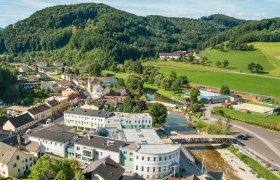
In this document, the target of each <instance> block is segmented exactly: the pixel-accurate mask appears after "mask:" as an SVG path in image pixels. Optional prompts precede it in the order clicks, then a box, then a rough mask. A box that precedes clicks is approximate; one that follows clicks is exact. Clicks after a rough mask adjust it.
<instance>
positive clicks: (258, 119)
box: [213, 107, 280, 131]
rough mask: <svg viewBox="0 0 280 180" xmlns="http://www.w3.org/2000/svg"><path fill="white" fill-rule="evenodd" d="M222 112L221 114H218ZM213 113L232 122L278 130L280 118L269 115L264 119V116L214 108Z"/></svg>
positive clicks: (279, 128)
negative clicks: (236, 121)
mask: <svg viewBox="0 0 280 180" xmlns="http://www.w3.org/2000/svg"><path fill="white" fill-rule="evenodd" d="M221 111H223V114H221V113H219V112H221ZM213 113H214V114H216V115H222V116H223V117H226V118H230V119H232V120H238V121H243V122H246V123H249V124H253V125H257V126H262V127H265V128H269V129H274V130H278V131H279V130H280V116H277V115H271V116H267V117H265V116H264V115H261V114H257V113H243V112H240V111H236V110H233V109H229V108H222V107H215V108H214V109H213Z"/></svg>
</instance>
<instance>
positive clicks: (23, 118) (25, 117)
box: [9, 113, 34, 128]
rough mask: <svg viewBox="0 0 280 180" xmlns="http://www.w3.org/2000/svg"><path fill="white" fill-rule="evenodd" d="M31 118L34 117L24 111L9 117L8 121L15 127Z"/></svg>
mask: <svg viewBox="0 0 280 180" xmlns="http://www.w3.org/2000/svg"><path fill="white" fill-rule="evenodd" d="M33 120H34V119H33V118H32V117H31V116H30V114H28V113H24V114H21V115H19V116H16V117H13V118H11V119H9V121H10V122H11V123H12V125H13V126H14V127H15V128H18V127H20V126H23V125H25V124H28V123H30V122H31V121H33Z"/></svg>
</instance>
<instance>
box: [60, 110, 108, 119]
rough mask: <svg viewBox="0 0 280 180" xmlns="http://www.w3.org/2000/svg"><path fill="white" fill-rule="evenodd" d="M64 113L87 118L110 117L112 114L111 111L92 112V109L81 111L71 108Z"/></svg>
mask: <svg viewBox="0 0 280 180" xmlns="http://www.w3.org/2000/svg"><path fill="white" fill-rule="evenodd" d="M64 113H68V114H76V115H85V116H95V117H104V118H107V117H109V116H110V115H111V114H112V112H110V111H100V110H92V109H81V108H71V109H69V110H67V111H64Z"/></svg>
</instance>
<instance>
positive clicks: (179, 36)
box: [0, 3, 280, 67]
mask: <svg viewBox="0 0 280 180" xmlns="http://www.w3.org/2000/svg"><path fill="white" fill-rule="evenodd" d="M278 29H279V19H270V20H263V21H245V20H240V19H235V18H232V17H229V16H225V15H221V14H215V15H211V16H208V17H202V18H200V19H190V18H175V17H163V16H155V15H153V16H145V17H143V16H137V15H134V14H131V13H127V12H124V11H121V10H118V9H115V8H112V7H110V6H107V5H104V4H95V3H83V4H77V5H60V6H54V7H48V8H45V9H43V10H40V11H37V12H36V13H34V14H33V15H31V16H30V17H29V18H27V19H24V20H22V21H18V22H17V23H15V24H14V25H9V26H8V27H6V28H5V29H4V31H3V32H0V54H2V55H0V60H1V59H2V60H6V61H24V62H25V61H37V60H42V59H45V60H48V61H53V60H55V59H57V58H59V59H62V60H64V61H65V62H66V63H68V64H70V65H71V64H79V63H88V62H91V61H93V60H95V61H98V62H99V63H100V64H101V65H102V66H103V67H108V66H109V65H110V64H112V63H113V62H114V61H117V62H123V61H124V60H125V59H139V58H141V57H155V56H157V55H158V53H159V52H162V51H176V50H188V49H190V48H192V49H198V48H199V49H201V48H205V47H209V46H215V45H216V44H219V43H221V42H223V41H230V42H231V43H232V44H234V43H246V42H251V41H277V40H279V37H280V36H279V33H278V32H279V30H278Z"/></svg>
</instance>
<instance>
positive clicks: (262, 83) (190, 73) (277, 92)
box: [146, 61, 280, 99]
mask: <svg viewBox="0 0 280 180" xmlns="http://www.w3.org/2000/svg"><path fill="white" fill-rule="evenodd" d="M148 64H149V65H152V66H158V67H160V70H159V71H160V72H161V73H163V74H164V75H166V76H168V75H169V74H170V73H171V72H172V71H175V72H177V74H178V75H186V76H187V77H188V79H189V81H190V82H191V83H194V84H200V85H205V86H212V87H217V88H220V87H221V86H222V85H228V86H229V87H230V88H231V89H232V90H236V91H243V92H249V93H255V94H260V95H267V96H273V97H276V98H277V99H280V79H274V78H270V77H265V76H254V75H250V74H241V73H239V72H228V71H226V70H219V69H218V70H215V69H214V68H211V67H205V66H200V65H190V64H186V63H179V62H170V61H159V62H148V63H146V65H148Z"/></svg>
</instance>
